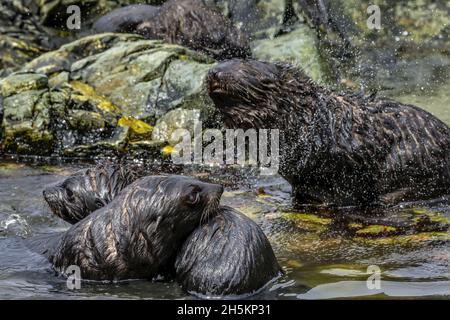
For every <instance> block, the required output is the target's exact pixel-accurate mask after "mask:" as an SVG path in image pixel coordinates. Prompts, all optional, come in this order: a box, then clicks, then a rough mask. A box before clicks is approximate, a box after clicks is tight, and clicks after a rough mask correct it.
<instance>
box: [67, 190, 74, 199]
mask: <svg viewBox="0 0 450 320" xmlns="http://www.w3.org/2000/svg"><path fill="white" fill-rule="evenodd" d="M66 195H67V200H69V201H70V202H73V201H74V200H75V197H74V195H73V192H72V190H70V189H66Z"/></svg>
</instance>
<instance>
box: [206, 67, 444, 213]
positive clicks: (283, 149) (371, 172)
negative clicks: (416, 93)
mask: <svg viewBox="0 0 450 320" xmlns="http://www.w3.org/2000/svg"><path fill="white" fill-rule="evenodd" d="M207 85H208V90H209V95H210V97H211V98H212V100H213V101H214V103H215V105H216V107H217V109H218V110H219V111H220V112H221V114H222V115H223V118H224V121H225V123H226V126H227V127H230V128H242V129H249V128H261V129H262V128H264V129H279V130H280V168H279V173H280V174H281V175H282V176H283V177H284V178H285V179H286V180H287V181H288V182H289V183H290V184H291V185H292V187H293V195H294V199H295V203H296V204H325V205H337V206H347V205H350V206H351V205H368V204H383V205H393V204H397V203H399V202H404V201H416V200H425V199H430V198H436V197H440V196H443V195H447V194H449V193H450V128H449V127H448V126H447V125H446V124H445V123H443V122H442V121H440V120H439V119H437V118H436V117H435V116H433V115H431V114H430V113H428V112H426V111H424V110H422V109H420V108H418V107H415V106H412V105H407V104H402V103H399V102H395V101H392V100H390V99H386V98H374V97H361V96H358V95H355V94H353V95H352V94H344V95H340V94H337V93H334V92H332V91H330V90H328V89H326V88H324V87H322V86H320V85H317V84H316V83H314V82H313V81H312V80H311V79H310V78H309V77H308V76H306V75H305V73H304V72H303V71H302V70H300V69H299V68H296V67H294V66H292V65H290V64H287V63H269V62H262V61H256V60H251V59H248V60H240V59H232V60H229V61H224V62H222V63H220V64H218V65H216V66H215V67H213V68H212V69H211V70H210V71H209V74H208V76H207Z"/></svg>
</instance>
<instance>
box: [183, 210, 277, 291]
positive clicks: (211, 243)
mask: <svg viewBox="0 0 450 320" xmlns="http://www.w3.org/2000/svg"><path fill="white" fill-rule="evenodd" d="M175 271H176V279H177V281H178V283H180V284H181V286H182V288H183V289H184V290H185V291H187V292H189V293H191V294H194V295H197V296H201V297H224V296H229V297H230V296H233V297H245V296H250V295H252V294H255V293H257V292H258V291H259V290H261V289H262V288H264V287H265V286H266V285H267V284H268V283H270V282H271V281H272V280H274V279H276V278H277V277H278V276H280V275H281V274H282V271H281V268H280V266H279V265H278V262H277V259H276V258H275V254H274V253H273V250H272V247H271V245H270V243H269V240H268V239H267V238H266V236H265V235H264V232H263V231H262V230H261V228H260V227H259V226H258V225H257V224H256V223H255V222H254V221H253V220H251V219H250V218H248V217H247V216H245V215H243V214H242V213H240V212H238V211H236V210H234V209H232V208H230V207H220V208H219V212H218V213H217V214H216V215H214V216H212V217H211V218H210V219H209V221H208V222H206V223H204V224H203V225H202V226H200V227H198V228H197V229H195V230H194V231H193V232H192V233H191V235H190V236H189V238H188V239H187V240H186V241H185V242H184V244H183V247H182V248H181V250H180V251H179V253H178V256H177V259H176V262H175Z"/></svg>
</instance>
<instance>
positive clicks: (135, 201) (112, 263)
mask: <svg viewBox="0 0 450 320" xmlns="http://www.w3.org/2000/svg"><path fill="white" fill-rule="evenodd" d="M222 192H223V188H222V186H220V185H215V184H208V183H202V182H200V181H198V180H196V179H193V178H189V177H184V176H175V175H174V176H148V177H144V178H141V179H138V180H137V181H135V182H133V183H132V184H131V185H129V186H128V187H127V188H125V189H124V190H122V192H121V193H120V194H119V195H118V196H117V197H116V198H115V199H114V200H113V201H112V202H111V203H109V204H108V205H106V206H105V207H103V208H101V209H99V210H97V211H95V212H93V213H92V214H90V215H89V216H87V217H86V218H84V219H83V220H81V221H80V222H78V223H77V224H75V225H73V226H72V227H71V228H69V229H68V230H67V231H66V232H65V233H63V234H62V235H60V236H59V238H58V240H57V241H53V242H51V243H52V244H53V245H52V246H51V247H50V248H48V249H47V250H45V251H44V252H43V253H44V254H45V255H46V256H47V257H48V259H49V261H50V262H51V263H52V264H53V266H54V267H55V269H56V270H58V271H60V272H61V273H64V270H66V269H67V267H69V266H71V265H76V266H78V267H80V270H81V277H82V279H87V280H108V281H113V280H121V279H153V278H155V277H156V276H158V275H163V274H166V273H167V271H168V270H171V269H173V261H174V258H175V254H176V253H177V252H178V250H179V249H180V247H181V246H182V244H183V241H184V240H185V239H186V238H187V237H188V236H189V234H190V233H191V232H192V231H193V230H194V229H195V228H196V227H198V226H199V224H200V223H201V222H202V221H204V220H207V219H208V218H209V216H210V215H212V214H214V213H215V212H217V208H218V205H219V201H220V197H221V195H222Z"/></svg>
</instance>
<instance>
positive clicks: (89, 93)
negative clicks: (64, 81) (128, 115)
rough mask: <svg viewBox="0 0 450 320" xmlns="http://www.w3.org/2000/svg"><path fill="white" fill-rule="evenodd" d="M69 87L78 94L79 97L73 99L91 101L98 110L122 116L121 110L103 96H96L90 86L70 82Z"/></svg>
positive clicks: (79, 82)
mask: <svg viewBox="0 0 450 320" xmlns="http://www.w3.org/2000/svg"><path fill="white" fill-rule="evenodd" d="M70 87H71V88H72V89H73V90H74V91H75V92H78V93H79V95H77V96H76V97H75V98H77V99H78V100H80V101H92V102H93V103H94V104H95V105H96V106H97V107H98V108H99V109H100V110H103V111H107V112H114V113H118V114H122V110H121V109H120V108H119V107H117V106H115V105H114V104H112V102H111V101H109V100H108V99H106V98H105V97H104V96H101V95H98V94H97V93H96V92H95V89H94V88H93V87H91V86H90V85H88V84H86V83H83V82H81V81H71V82H70Z"/></svg>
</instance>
